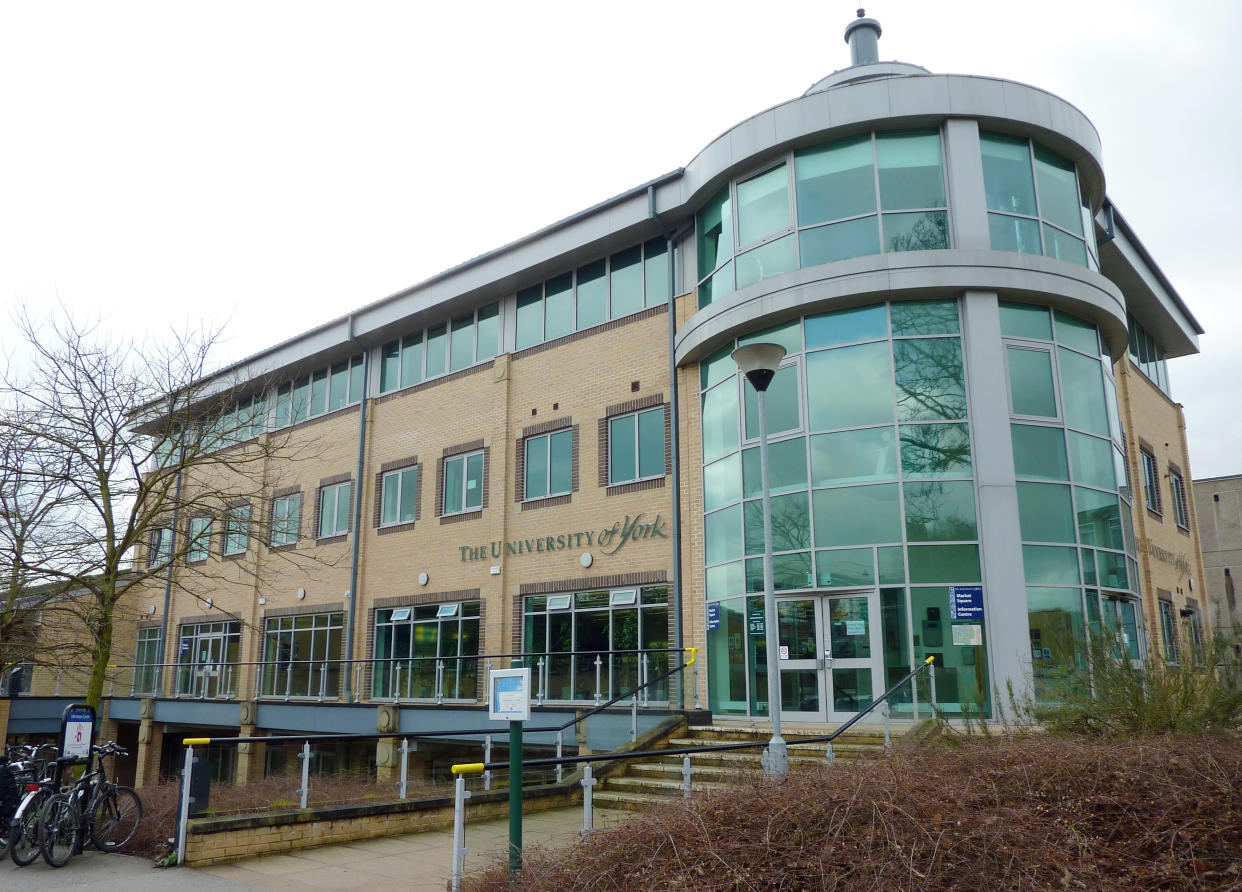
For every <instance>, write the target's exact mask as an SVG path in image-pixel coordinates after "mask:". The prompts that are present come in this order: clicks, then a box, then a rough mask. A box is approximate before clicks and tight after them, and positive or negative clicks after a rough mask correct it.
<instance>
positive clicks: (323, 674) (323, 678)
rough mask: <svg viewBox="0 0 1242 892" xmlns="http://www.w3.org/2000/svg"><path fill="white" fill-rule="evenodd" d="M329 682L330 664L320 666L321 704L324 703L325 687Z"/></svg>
mask: <svg viewBox="0 0 1242 892" xmlns="http://www.w3.org/2000/svg"><path fill="white" fill-rule="evenodd" d="M327 682H328V664H327V663H320V664H319V702H320V703H322V702H323V695H324V685H326V684H327Z"/></svg>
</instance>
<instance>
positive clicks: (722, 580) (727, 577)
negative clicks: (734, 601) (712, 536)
mask: <svg viewBox="0 0 1242 892" xmlns="http://www.w3.org/2000/svg"><path fill="white" fill-rule="evenodd" d="M744 591H746V579H745V577H744V576H743V571H742V562H741V561H734V562H733V563H731V564H721V565H720V566H719V567H708V568H707V599H708V600H709V601H715V600H718V599H720V598H724V597H727V596H729V595H740V594H742V592H744Z"/></svg>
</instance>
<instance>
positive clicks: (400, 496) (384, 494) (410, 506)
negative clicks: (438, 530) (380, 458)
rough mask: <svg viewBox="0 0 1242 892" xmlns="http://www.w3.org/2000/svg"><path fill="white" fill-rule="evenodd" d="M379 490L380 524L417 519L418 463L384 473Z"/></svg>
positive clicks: (394, 523)
mask: <svg viewBox="0 0 1242 892" xmlns="http://www.w3.org/2000/svg"><path fill="white" fill-rule="evenodd" d="M380 490H381V492H380V526H385V527H387V526H394V525H396V524H402V523H413V522H414V521H415V520H417V519H418V465H413V466H412V467H409V468H401V469H400V470H397V471H389V472H388V473H387V474H384V476H383V477H382V478H381V480H380Z"/></svg>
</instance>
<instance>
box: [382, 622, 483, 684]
mask: <svg viewBox="0 0 1242 892" xmlns="http://www.w3.org/2000/svg"><path fill="white" fill-rule="evenodd" d="M479 613H480V602H478V601H460V602H452V603H448V604H422V605H419V606H417V607H395V608H389V609H383V610H377V611H375V675H374V680H373V682H372V688H371V689H372V696H374V697H382V698H392V699H397V700H403V699H430V698H432V697H436V698H443V699H449V700H473V699H475V698H476V697H477V696H478V685H479V661H478V654H479ZM437 664H440V665H441V666H442V667H443V668H441V669H440V670H439V671H438V673H437ZM437 674H438V675H439V687H438V688H437Z"/></svg>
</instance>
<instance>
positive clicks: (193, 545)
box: [185, 517, 211, 564]
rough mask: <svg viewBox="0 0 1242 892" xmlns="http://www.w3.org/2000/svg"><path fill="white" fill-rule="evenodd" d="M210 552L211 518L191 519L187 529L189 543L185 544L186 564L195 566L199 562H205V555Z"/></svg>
mask: <svg viewBox="0 0 1242 892" xmlns="http://www.w3.org/2000/svg"><path fill="white" fill-rule="evenodd" d="M210 551H211V518H210V517H191V518H190V528H189V541H188V542H187V543H186V549H185V560H186V563H188V564H195V563H198V562H199V561H205V560H207V555H208V553H209V552H210Z"/></svg>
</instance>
